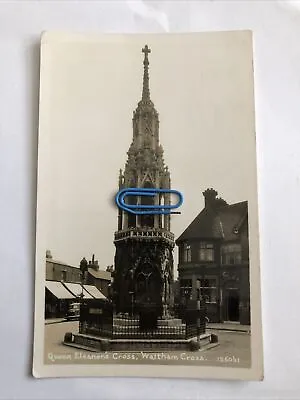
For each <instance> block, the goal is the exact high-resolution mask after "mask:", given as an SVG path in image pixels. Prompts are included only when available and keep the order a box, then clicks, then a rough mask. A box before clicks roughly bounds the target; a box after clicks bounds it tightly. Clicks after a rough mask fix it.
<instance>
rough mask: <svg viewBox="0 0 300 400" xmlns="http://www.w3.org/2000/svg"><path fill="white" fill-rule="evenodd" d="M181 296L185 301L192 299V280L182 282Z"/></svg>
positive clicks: (182, 280)
mask: <svg viewBox="0 0 300 400" xmlns="http://www.w3.org/2000/svg"><path fill="white" fill-rule="evenodd" d="M180 295H181V298H183V299H185V300H188V299H191V298H192V279H181V280H180Z"/></svg>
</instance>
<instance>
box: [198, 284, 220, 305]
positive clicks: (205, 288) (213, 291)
mask: <svg viewBox="0 0 300 400" xmlns="http://www.w3.org/2000/svg"><path fill="white" fill-rule="evenodd" d="M200 294H201V296H202V298H204V299H205V303H217V280H216V279H213V278H209V279H200Z"/></svg>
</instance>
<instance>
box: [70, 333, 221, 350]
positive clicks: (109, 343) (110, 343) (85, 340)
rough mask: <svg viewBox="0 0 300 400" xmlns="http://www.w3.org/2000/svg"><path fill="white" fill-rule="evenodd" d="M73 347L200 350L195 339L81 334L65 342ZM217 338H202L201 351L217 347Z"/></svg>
mask: <svg viewBox="0 0 300 400" xmlns="http://www.w3.org/2000/svg"><path fill="white" fill-rule="evenodd" d="M64 344H66V345H68V346H72V347H78V348H84V349H86V350H87V349H88V350H90V351H98V352H100V351H158V350H159V351H176V350H181V351H182V350H189V351H196V350H199V345H198V344H197V340H196V338H193V339H174V340H172V339H150V340H149V339H107V338H100V337H96V336H92V335H83V334H79V333H75V334H72V339H71V340H70V338H69V340H68V341H64ZM217 344H218V343H217V342H216V337H215V335H214V338H213V339H212V335H211V334H210V333H205V334H203V335H201V336H200V349H203V348H206V347H208V346H209V347H211V346H213V345H217Z"/></svg>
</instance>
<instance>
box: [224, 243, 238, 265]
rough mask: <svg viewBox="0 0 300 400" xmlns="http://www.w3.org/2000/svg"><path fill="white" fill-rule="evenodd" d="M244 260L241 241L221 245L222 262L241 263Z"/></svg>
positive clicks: (226, 263)
mask: <svg viewBox="0 0 300 400" xmlns="http://www.w3.org/2000/svg"><path fill="white" fill-rule="evenodd" d="M241 262H242V246H241V245H240V244H239V243H232V244H225V245H223V246H222V247H221V263H222V264H225V265H228V264H240V263H241Z"/></svg>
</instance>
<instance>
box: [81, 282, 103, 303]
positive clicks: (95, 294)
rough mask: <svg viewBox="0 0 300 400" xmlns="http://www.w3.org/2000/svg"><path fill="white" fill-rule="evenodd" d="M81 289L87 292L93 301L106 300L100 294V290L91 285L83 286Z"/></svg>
mask: <svg viewBox="0 0 300 400" xmlns="http://www.w3.org/2000/svg"><path fill="white" fill-rule="evenodd" d="M83 287H84V288H85V290H86V291H87V292H89V294H90V295H92V296H93V297H94V298H95V299H102V300H106V297H105V296H104V294H103V293H101V292H100V290H99V289H98V288H96V286H93V285H83Z"/></svg>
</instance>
